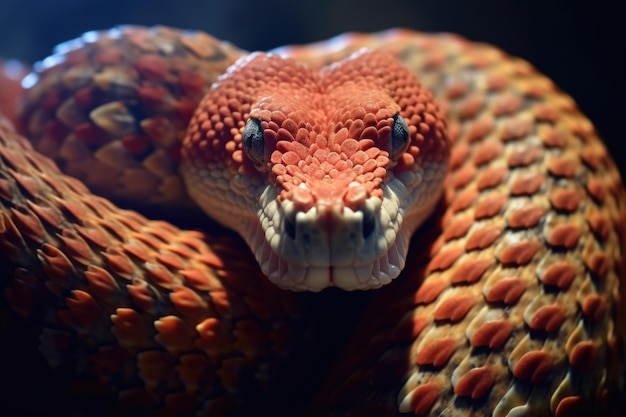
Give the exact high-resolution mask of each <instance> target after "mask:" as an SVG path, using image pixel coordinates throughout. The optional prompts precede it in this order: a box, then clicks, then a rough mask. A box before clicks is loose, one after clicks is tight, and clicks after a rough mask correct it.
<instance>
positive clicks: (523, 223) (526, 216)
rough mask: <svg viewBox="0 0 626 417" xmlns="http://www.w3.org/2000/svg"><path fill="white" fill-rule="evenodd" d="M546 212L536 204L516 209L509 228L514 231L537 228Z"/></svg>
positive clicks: (511, 215) (509, 220)
mask: <svg viewBox="0 0 626 417" xmlns="http://www.w3.org/2000/svg"><path fill="white" fill-rule="evenodd" d="M545 212H546V210H545V209H544V208H543V207H541V206H538V205H535V204H528V205H525V206H522V207H520V208H518V209H515V210H514V211H512V212H511V214H510V215H509V218H508V223H509V227H511V228H513V229H528V228H531V227H534V226H536V225H537V224H538V223H539V220H541V218H542V217H543V215H544V214H545Z"/></svg>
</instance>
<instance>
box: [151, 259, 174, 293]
mask: <svg viewBox="0 0 626 417" xmlns="http://www.w3.org/2000/svg"><path fill="white" fill-rule="evenodd" d="M144 266H145V267H146V272H147V278H149V279H150V280H151V281H152V282H154V283H155V284H156V285H158V286H159V287H162V288H166V289H169V288H171V287H172V285H173V283H174V281H175V277H174V275H172V273H171V272H170V271H168V270H167V268H165V267H164V266H162V265H160V264H156V263H153V262H146V263H144Z"/></svg>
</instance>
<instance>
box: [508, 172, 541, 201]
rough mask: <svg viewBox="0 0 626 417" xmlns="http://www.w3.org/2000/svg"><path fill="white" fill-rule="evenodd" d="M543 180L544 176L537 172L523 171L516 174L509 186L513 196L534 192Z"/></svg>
mask: <svg viewBox="0 0 626 417" xmlns="http://www.w3.org/2000/svg"><path fill="white" fill-rule="evenodd" d="M544 182H545V176H544V175H543V174H542V173H539V172H524V173H522V174H520V175H518V176H517V177H516V178H515V180H514V181H513V184H512V186H511V194H512V195H514V196H520V195H532V194H535V193H536V192H537V191H539V189H540V188H541V186H542V185H543V184H544Z"/></svg>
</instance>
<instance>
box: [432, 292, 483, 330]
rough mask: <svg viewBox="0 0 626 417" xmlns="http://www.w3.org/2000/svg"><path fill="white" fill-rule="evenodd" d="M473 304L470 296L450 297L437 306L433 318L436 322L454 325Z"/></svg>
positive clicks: (473, 301) (472, 298) (472, 297)
mask: <svg viewBox="0 0 626 417" xmlns="http://www.w3.org/2000/svg"><path fill="white" fill-rule="evenodd" d="M475 304H476V302H475V300H474V296H473V295H471V294H465V295H456V296H451V297H448V298H447V299H445V300H444V301H442V302H441V303H440V304H439V305H438V306H437V309H435V311H434V313H433V317H434V319H435V320H437V321H444V320H445V321H450V322H453V323H455V322H458V321H460V320H463V318H464V317H465V316H466V315H467V313H469V311H470V310H471V309H472V307H474V305H475Z"/></svg>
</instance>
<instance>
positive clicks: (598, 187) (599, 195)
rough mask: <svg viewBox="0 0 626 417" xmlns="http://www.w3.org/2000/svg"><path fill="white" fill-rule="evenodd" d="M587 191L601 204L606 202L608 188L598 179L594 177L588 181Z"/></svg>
mask: <svg viewBox="0 0 626 417" xmlns="http://www.w3.org/2000/svg"><path fill="white" fill-rule="evenodd" d="M586 187H587V191H588V192H589V194H591V196H592V197H593V198H594V200H596V201H598V202H599V203H604V200H605V199H606V194H607V191H606V187H605V185H604V184H603V182H602V181H601V180H599V179H597V178H594V177H590V178H589V179H588V180H587V185H586Z"/></svg>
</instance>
